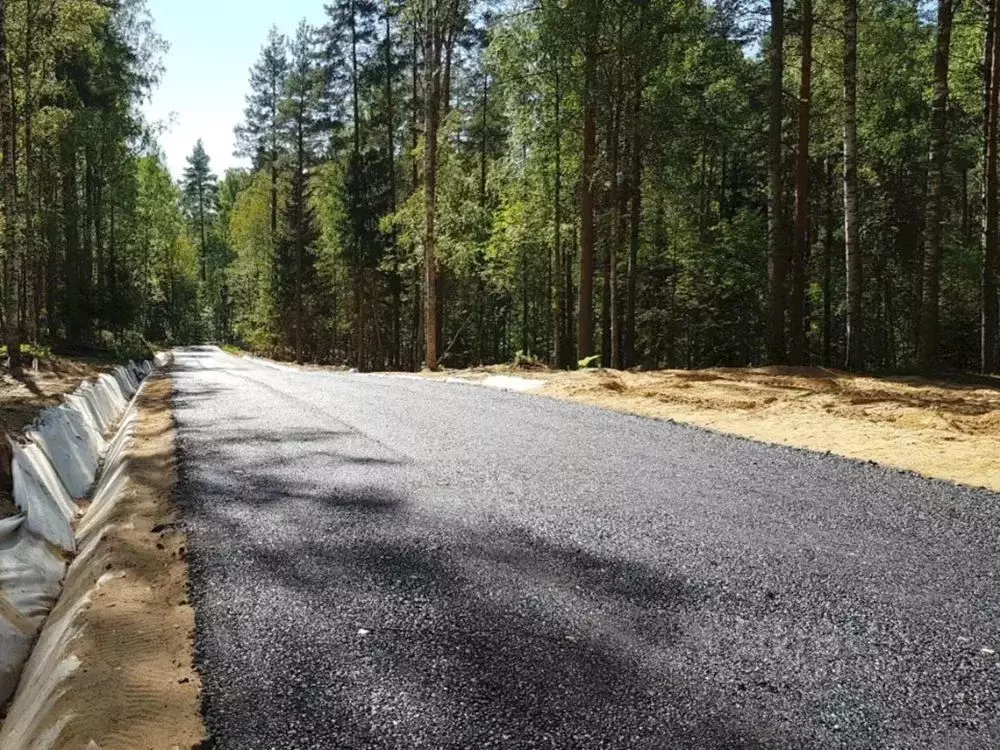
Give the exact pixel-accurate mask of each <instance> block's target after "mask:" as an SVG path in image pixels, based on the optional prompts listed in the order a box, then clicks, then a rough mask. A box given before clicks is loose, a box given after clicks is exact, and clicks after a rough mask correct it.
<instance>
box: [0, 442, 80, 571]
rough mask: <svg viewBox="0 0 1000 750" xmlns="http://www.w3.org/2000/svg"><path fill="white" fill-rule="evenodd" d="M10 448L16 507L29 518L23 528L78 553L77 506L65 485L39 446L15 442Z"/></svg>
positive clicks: (67, 550)
mask: <svg viewBox="0 0 1000 750" xmlns="http://www.w3.org/2000/svg"><path fill="white" fill-rule="evenodd" d="M10 445H11V448H12V449H13V452H14V458H13V460H12V461H11V474H13V476H14V504H15V505H17V507H18V509H20V511H21V512H22V513H24V514H25V516H26V517H25V520H24V528H25V529H27V530H28V531H31V532H33V533H34V534H36V535H38V536H40V537H41V538H42V539H44V540H45V541H47V542H49V543H50V544H54V545H55V546H56V547H59V548H60V549H62V550H64V551H66V552H75V551H76V543H75V542H74V540H73V520H74V519H75V518H76V505H75V504H74V503H73V499H72V498H71V497H70V496H69V492H68V491H67V490H66V486H65V485H64V484H63V483H62V480H60V479H59V475H58V474H56V470H55V469H54V468H53V466H52V464H51V463H50V462H49V459H48V458H46V456H45V453H44V451H42V449H41V448H40V447H39V446H37V445H34V444H28V445H18V444H17V443H15V442H13V441H11V444H10Z"/></svg>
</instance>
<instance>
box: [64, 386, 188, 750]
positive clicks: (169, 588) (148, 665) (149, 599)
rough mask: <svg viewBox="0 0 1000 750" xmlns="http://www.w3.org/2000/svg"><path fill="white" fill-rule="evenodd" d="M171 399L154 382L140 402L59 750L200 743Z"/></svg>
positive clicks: (78, 646) (168, 389)
mask: <svg viewBox="0 0 1000 750" xmlns="http://www.w3.org/2000/svg"><path fill="white" fill-rule="evenodd" d="M171 394H172V386H171V382H170V380H169V379H168V378H165V377H157V378H153V379H152V380H150V381H149V384H148V385H147V387H146V390H145V391H144V393H143V395H142V396H141V397H140V399H141V400H140V405H141V413H140V419H139V424H138V428H137V430H136V433H135V439H134V443H133V447H132V448H131V450H130V458H129V461H130V464H129V477H130V479H131V485H130V489H129V490H128V491H127V494H126V496H125V497H124V498H123V499H122V501H121V502H119V503H118V505H117V506H116V508H115V510H114V512H113V516H112V518H111V526H110V529H109V531H108V532H107V533H106V536H105V538H104V540H103V541H102V543H101V544H102V551H101V556H100V562H101V571H100V572H101V574H102V578H101V583H100V585H99V587H98V588H97V593H96V595H94V596H93V598H92V599H91V601H90V603H89V604H88V605H87V607H86V609H85V610H84V612H83V613H82V615H81V619H80V621H79V622H78V623H77V625H78V633H79V635H78V638H77V640H76V641H75V642H74V648H73V652H74V654H75V655H76V656H77V657H78V658H79V659H80V661H81V662H82V666H81V667H80V668H79V669H78V670H76V672H74V673H73V675H72V676H71V677H70V678H69V679H68V680H67V681H66V684H65V686H64V687H65V688H66V689H65V691H64V693H63V695H62V697H61V698H60V699H59V701H58V703H57V704H56V706H55V710H54V711H52V715H53V716H57V717H58V716H62V717H69V718H68V720H67V721H66V723H65V725H64V726H63V727H62V729H61V731H60V732H59V740H58V742H57V743H56V745H55V747H58V748H67V750H68V749H69V748H83V747H88V746H90V745H88V743H89V742H91V741H94V742H95V743H96V745H97V746H98V747H100V748H101V750H134V749H135V748H152V749H155V750H161V749H162V750H169V749H170V748H191V747H197V746H199V744H200V743H201V742H202V741H203V740H204V739H205V736H206V735H205V729H204V726H203V724H202V721H201V715H200V710H199V696H200V692H201V679H200V678H199V676H198V674H197V672H196V671H195V669H194V650H193V649H194V645H193V644H194V640H193V639H194V611H193V610H192V608H191V606H190V605H189V604H188V601H187V582H188V571H187V562H186V542H185V536H184V534H183V532H182V531H181V530H180V529H179V528H178V527H177V525H176V521H177V515H176V513H175V509H174V506H173V503H172V499H171V494H172V491H173V486H174V481H175V478H176V468H175V464H174V422H173V416H172V413H171V403H170V398H171ZM105 571H106V572H105ZM81 581H83V582H86V577H85V576H81ZM66 596H68V597H69V598H73V592H66V593H64V597H66Z"/></svg>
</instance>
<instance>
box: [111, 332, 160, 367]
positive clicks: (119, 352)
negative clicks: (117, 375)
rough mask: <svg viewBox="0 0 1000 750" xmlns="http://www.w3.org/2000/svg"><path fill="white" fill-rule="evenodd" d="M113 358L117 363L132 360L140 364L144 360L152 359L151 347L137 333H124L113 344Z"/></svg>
mask: <svg viewBox="0 0 1000 750" xmlns="http://www.w3.org/2000/svg"><path fill="white" fill-rule="evenodd" d="M113 352H114V357H115V359H117V360H118V361H119V362H127V361H129V360H133V361H135V362H141V361H142V360H144V359H152V358H153V354H154V353H155V352H154V351H153V347H152V346H151V345H150V344H149V342H148V341H146V339H145V338H144V337H143V335H142V334H141V333H139V332H138V331H125V332H124V333H123V334H121V335H120V336H119V337H118V339H117V340H116V341H115V344H114V349H113Z"/></svg>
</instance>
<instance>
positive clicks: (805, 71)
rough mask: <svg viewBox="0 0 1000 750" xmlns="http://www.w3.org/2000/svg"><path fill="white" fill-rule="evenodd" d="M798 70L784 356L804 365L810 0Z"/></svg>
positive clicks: (806, 4) (805, 5) (804, 14)
mask: <svg viewBox="0 0 1000 750" xmlns="http://www.w3.org/2000/svg"><path fill="white" fill-rule="evenodd" d="M801 11H802V71H801V75H800V78H799V107H798V109H799V111H798V119H799V138H798V140H799V147H798V154H797V155H796V162H795V247H794V252H793V254H792V268H791V271H792V284H791V295H790V296H789V300H788V322H789V337H788V358H789V361H790V362H791V363H792V364H793V365H804V364H806V360H807V358H808V353H807V349H806V320H805V297H806V263H807V259H808V257H809V227H810V215H809V116H810V109H811V104H812V26H813V4H812V0H802V7H801Z"/></svg>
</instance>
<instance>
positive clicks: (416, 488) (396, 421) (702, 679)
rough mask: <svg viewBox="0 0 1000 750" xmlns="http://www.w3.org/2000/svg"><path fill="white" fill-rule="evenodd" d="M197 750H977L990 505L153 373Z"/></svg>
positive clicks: (915, 483)
mask: <svg viewBox="0 0 1000 750" xmlns="http://www.w3.org/2000/svg"><path fill="white" fill-rule="evenodd" d="M173 374H174V378H175V382H176V395H175V399H176V403H175V407H176V418H177V423H178V436H179V453H180V478H179V481H178V485H177V497H178V501H179V502H180V503H181V505H182V507H183V510H184V516H185V523H186V525H187V529H188V534H189V540H188V543H189V553H190V562H191V576H192V584H191V588H192V601H193V604H194V605H195V608H196V617H197V643H196V646H197V661H198V665H199V667H200V669H201V671H202V673H203V675H204V683H205V687H204V711H205V716H206V721H207V724H208V727H209V731H210V732H211V734H212V738H213V741H214V743H215V747H219V748H239V749H241V750H242V749H244V748H282V749H284V748H350V749H354V748H359V749H360V748H373V749H374V748H380V749H381V748H394V749H395V748H398V749H399V750H411V749H412V748H434V749H437V748H456V749H457V748H470V749H475V750H478V749H479V748H581V749H582V748H587V749H590V748H648V749H649V750H654V749H655V750H661V749H663V750H666V749H672V748H727V749H729V748H796V749H797V750H798V749H802V748H852V749H853V748H907V749H909V748H935V749H937V748H995V747H998V746H1000V588H998V585H997V584H998V580H997V579H998V563H1000V536H998V530H1000V510H998V496H996V495H993V494H990V493H987V492H980V491H976V490H972V489H967V488H962V487H958V486H953V485H949V484H946V483H942V482H936V481H929V480H925V479H922V478H919V477H916V476H913V475H908V474H902V473H898V472H894V471H890V470H886V469H883V468H880V467H877V466H874V465H866V464H861V463H856V462H851V461H846V460H842V459H838V458H833V457H829V456H823V455H818V454H811V453H806V452H802V451H795V450H790V449H784V448H778V447H770V446H765V445H761V444H757V443H753V442H749V441H745V440H740V439H735V438H730V437H726V436H722V435H718V434H714V433H710V432H706V431H702V430H697V429H691V428H687V427H683V426H678V425H674V424H670V423H666V422H658V421H653V420H648V419H642V418H637V417H629V416H623V415H620V414H615V413H610V412H606V411H601V410H598V409H592V408H588V407H583V406H579V405H575V404H570V403H564V402H558V401H553V400H549V399H546V398H544V397H540V396H530V395H517V394H511V393H503V392H497V391H491V390H488V389H485V388H480V387H476V386H470V385H460V384H445V383H439V382H428V381H423V380H417V379H405V378H400V377H384V376H383V377H380V376H369V375H354V374H347V373H343V374H337V373H328V372H313V371H294V370H291V369H286V368H280V367H276V366H273V365H266V364H263V363H260V362H256V361H252V360H246V359H239V358H235V357H231V356H228V355H225V354H223V353H221V352H220V351H218V350H215V349H209V348H195V349H187V350H181V351H179V352H177V356H176V364H175V367H174V370H173Z"/></svg>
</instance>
